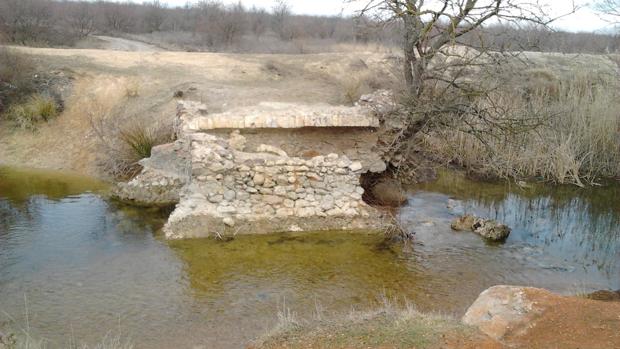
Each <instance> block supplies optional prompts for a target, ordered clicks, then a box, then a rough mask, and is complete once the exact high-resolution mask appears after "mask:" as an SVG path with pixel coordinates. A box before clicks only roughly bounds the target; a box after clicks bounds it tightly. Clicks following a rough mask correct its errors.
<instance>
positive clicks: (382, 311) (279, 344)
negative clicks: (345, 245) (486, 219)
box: [255, 297, 471, 349]
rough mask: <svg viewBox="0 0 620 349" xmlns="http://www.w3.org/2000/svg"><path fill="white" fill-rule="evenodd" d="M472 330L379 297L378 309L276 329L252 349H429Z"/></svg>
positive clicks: (441, 317)
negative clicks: (445, 339) (446, 339)
mask: <svg viewBox="0 0 620 349" xmlns="http://www.w3.org/2000/svg"><path fill="white" fill-rule="evenodd" d="M470 332H471V330H470V329H469V328H467V327H466V326H464V325H462V324H460V323H459V322H458V321H457V320H455V319H452V318H450V317H447V316H441V315H429V314H423V313H420V312H419V311H417V310H416V309H415V307H414V306H412V305H411V304H410V303H408V302H405V304H402V305H399V304H397V303H396V302H392V301H389V300H387V298H386V297H381V299H380V300H379V306H378V307H376V308H374V309H371V310H367V311H351V312H349V313H348V314H344V315H340V316H336V317H334V318H331V319H325V318H323V317H321V318H319V317H317V318H316V319H314V320H306V321H301V322H300V321H298V322H297V323H295V326H288V327H284V326H278V327H277V328H276V330H274V331H272V332H270V334H268V335H267V336H266V337H264V338H262V339H261V340H259V341H258V342H257V343H256V344H255V348H284V347H285V348H361V347H364V348H420V349H421V348H429V347H436V346H437V345H438V344H440V343H441V341H442V340H443V338H445V337H446V336H451V335H459V334H460V335H468V334H470Z"/></svg>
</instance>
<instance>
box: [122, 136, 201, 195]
mask: <svg viewBox="0 0 620 349" xmlns="http://www.w3.org/2000/svg"><path fill="white" fill-rule="evenodd" d="M190 160H191V159H190V153H189V143H188V142H186V141H184V140H179V141H177V142H174V143H170V144H164V145H160V146H157V147H153V149H152V150H151V157H150V158H148V159H142V160H141V161H140V165H142V167H143V170H142V172H141V173H140V175H139V176H137V177H136V178H134V179H133V180H131V181H129V182H128V183H119V184H118V185H117V187H116V190H115V191H114V194H115V195H116V196H117V197H118V198H119V199H121V200H128V201H134V202H137V203H142V204H157V205H168V204H176V203H178V202H179V200H180V193H181V189H182V188H183V187H184V186H185V185H187V184H188V183H189V182H190V179H191V177H190V173H191V171H190Z"/></svg>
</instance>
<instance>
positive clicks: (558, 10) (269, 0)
mask: <svg viewBox="0 0 620 349" xmlns="http://www.w3.org/2000/svg"><path fill="white" fill-rule="evenodd" d="M162 1H163V2H165V3H167V4H168V5H170V6H182V5H184V4H185V3H186V2H187V0H162ZM196 1H197V0H190V2H196ZM134 2H141V1H140V0H134ZM223 2H224V3H237V2H238V0H223ZM241 2H242V3H243V4H244V5H245V6H248V7H250V6H253V5H255V6H257V7H261V8H265V9H271V7H272V6H273V4H274V1H273V0H241ZM540 2H541V3H545V4H546V5H547V6H548V8H549V10H550V12H552V13H551V14H552V15H560V14H565V13H567V12H569V11H570V9H571V8H572V1H571V0H540ZM589 2H591V1H588V0H575V3H576V4H577V5H587V4H588V3H589ZM288 3H289V5H290V6H291V8H292V11H293V12H294V13H296V14H312V15H337V14H339V13H341V12H343V13H344V14H345V15H346V14H352V13H354V12H355V10H356V9H359V7H360V6H361V5H360V4H361V3H362V2H358V4H357V6H355V5H351V4H348V5H347V4H345V3H344V1H342V0H289V1H288ZM553 26H554V27H556V28H559V29H563V30H569V31H601V30H605V29H609V28H610V26H609V24H608V23H606V22H605V21H603V20H601V19H600V18H599V16H598V15H597V14H595V13H594V12H593V11H592V10H590V9H589V8H582V9H580V10H579V11H578V12H576V13H575V14H572V15H570V16H567V17H564V18H562V19H560V20H558V21H557V22H555V23H554V24H553Z"/></svg>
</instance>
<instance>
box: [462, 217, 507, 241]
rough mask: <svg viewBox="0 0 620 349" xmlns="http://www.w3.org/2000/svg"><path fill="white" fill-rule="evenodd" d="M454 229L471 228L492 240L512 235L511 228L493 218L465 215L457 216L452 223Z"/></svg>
mask: <svg viewBox="0 0 620 349" xmlns="http://www.w3.org/2000/svg"><path fill="white" fill-rule="evenodd" d="M450 226H451V227H452V229H453V230H456V231H464V230H470V231H473V232H474V233H476V234H478V235H480V236H482V237H483V238H485V239H487V240H490V241H499V242H501V241H505V240H506V239H507V238H508V236H509V235H510V228H509V227H508V226H506V225H504V224H499V223H498V222H496V221H494V220H492V219H484V218H479V217H476V216H473V215H464V216H461V217H458V218H456V219H455V220H453V221H452V224H451V225H450Z"/></svg>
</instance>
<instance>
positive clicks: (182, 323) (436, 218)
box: [0, 168, 620, 348]
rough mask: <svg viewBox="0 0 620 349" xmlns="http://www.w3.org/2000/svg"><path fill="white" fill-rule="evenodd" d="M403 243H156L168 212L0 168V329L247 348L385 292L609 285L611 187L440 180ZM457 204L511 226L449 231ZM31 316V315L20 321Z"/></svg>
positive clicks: (90, 186)
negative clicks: (486, 235) (282, 314)
mask: <svg viewBox="0 0 620 349" xmlns="http://www.w3.org/2000/svg"><path fill="white" fill-rule="evenodd" d="M411 189H412V193H411V197H410V202H409V204H408V205H407V206H406V207H405V208H403V210H402V212H401V217H400V218H401V220H402V222H403V223H404V224H405V225H406V226H407V227H408V228H409V229H411V230H413V231H415V233H416V240H415V242H414V243H413V244H412V245H410V246H401V245H388V244H385V243H384V240H383V237H382V236H381V235H380V234H376V233H369V232H367V233H364V232H355V233H344V232H323V233H305V234H274V235H266V236H244V237H237V238H235V239H234V240H232V241H228V242H224V241H214V240H188V241H173V242H167V241H165V240H164V239H162V237H161V233H160V231H159V230H160V228H161V226H162V225H163V223H164V222H165V219H166V215H167V214H168V213H169V211H168V210H166V209H144V208H142V209H139V208H130V207H127V206H124V205H120V204H118V203H115V202H113V201H110V200H106V199H105V185H102V184H101V183H98V182H96V181H91V180H88V179H84V178H80V177H75V176H68V175H66V174H58V173H49V172H39V171H36V172H32V171H16V170H10V169H6V168H3V169H0V312H2V313H1V314H0V321H1V322H0V328H1V327H13V328H20V327H21V328H25V327H26V326H27V324H28V325H29V326H30V328H31V332H32V333H33V334H35V335H36V336H38V337H41V338H46V339H47V340H48V341H49V346H50V347H52V348H56V347H66V345H67V343H68V342H69V341H71V340H77V341H78V342H85V343H96V342H97V341H99V340H100V339H101V338H102V337H103V336H105V335H106V334H107V333H112V334H118V333H120V334H121V335H122V337H123V338H125V339H128V340H131V341H132V342H133V343H134V344H135V346H136V347H137V348H171V347H175V348H194V347H197V346H198V347H200V346H202V347H205V348H230V347H232V348H234V347H243V346H244V345H245V344H247V343H248V342H249V341H250V340H252V339H253V338H256V337H257V336H259V335H261V334H262V333H264V332H265V331H268V330H269V329H270V328H272V326H273V325H274V324H275V323H276V319H277V312H278V310H279V309H283V308H285V307H286V308H291V309H292V310H293V311H294V312H296V313H298V314H299V316H300V317H304V316H312V313H313V312H316V311H317V309H318V311H320V312H322V313H323V315H324V316H329V314H332V313H335V312H346V311H349V310H350V309H351V308H365V307H368V306H372V304H374V303H375V301H376V299H377V298H378V297H379V296H381V295H382V294H385V295H387V296H388V297H396V298H399V299H404V298H406V299H408V300H410V301H412V302H415V303H416V304H417V305H418V306H419V307H420V308H421V309H422V310H432V311H442V312H449V313H455V314H461V313H462V312H463V311H464V309H466V307H467V306H468V305H469V304H470V303H471V302H472V301H473V300H474V299H475V297H476V296H477V295H478V294H479V292H481V291H482V290H483V289H485V288H486V287H488V286H492V285H495V284H505V283H507V284H520V285H532V286H539V287H548V288H551V289H554V290H556V291H560V292H564V293H570V292H584V291H588V290H595V289H610V288H612V289H618V288H620V278H619V276H620V255H619V254H618V253H619V252H618V251H619V250H620V249H619V247H620V233H619V231H618V228H617V227H618V223H619V222H618V221H619V220H620V218H619V217H620V212H619V206H618V200H614V199H615V197H617V194H619V192H618V187H617V186H612V187H606V188H600V189H595V190H577V189H575V188H553V189H545V188H539V187H536V188H531V189H525V190H524V189H518V188H511V187H510V186H508V185H504V184H497V185H492V184H480V183H474V182H469V181H466V180H465V179H463V178H462V177H459V176H452V175H449V176H442V178H441V179H440V180H439V181H438V182H437V183H434V184H430V185H423V186H418V187H414V188H411ZM462 212H474V213H477V214H479V215H484V216H489V217H493V218H498V219H500V220H503V221H505V222H506V223H508V224H509V225H511V226H512V227H513V228H514V232H513V234H512V235H511V236H510V238H509V239H508V241H507V242H506V243H505V244H503V245H497V244H488V243H486V242H485V241H483V240H482V239H480V238H479V237H478V236H476V235H475V234H473V233H466V232H452V231H451V230H450V229H449V222H450V220H451V219H452V218H453V217H454V216H455V215H456V214H460V213H462ZM26 315H27V316H26Z"/></svg>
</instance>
